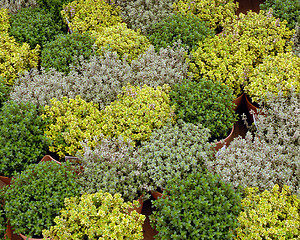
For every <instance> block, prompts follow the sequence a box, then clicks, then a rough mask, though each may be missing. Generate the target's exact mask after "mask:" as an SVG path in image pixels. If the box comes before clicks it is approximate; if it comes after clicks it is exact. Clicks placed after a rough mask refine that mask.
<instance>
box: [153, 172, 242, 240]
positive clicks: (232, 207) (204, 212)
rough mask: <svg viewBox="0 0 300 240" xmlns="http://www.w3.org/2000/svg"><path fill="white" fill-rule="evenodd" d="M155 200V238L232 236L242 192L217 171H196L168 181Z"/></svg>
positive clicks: (220, 237) (215, 237)
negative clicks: (161, 195) (216, 172)
mask: <svg viewBox="0 0 300 240" xmlns="http://www.w3.org/2000/svg"><path fill="white" fill-rule="evenodd" d="M163 196H165V197H161V198H158V199H157V200H155V201H153V202H152V204H153V206H154V207H155V209H156V211H154V212H153V213H152V214H151V215H150V221H151V225H152V226H153V227H154V228H156V230H157V231H158V234H157V235H155V239H195V240H196V239H197V240H198V239H232V238H233V237H234V230H235V228H236V227H237V226H238V223H237V217H238V215H239V213H240V210H241V194H240V193H239V192H236V191H235V190H233V188H232V187H231V185H230V184H226V183H224V182H223V181H222V180H221V178H220V177H219V176H217V175H213V174H211V173H208V172H207V171H203V172H193V173H190V174H188V175H187V176H185V177H184V178H180V177H176V178H174V179H171V180H169V181H168V182H167V184H166V186H165V189H164V192H163Z"/></svg>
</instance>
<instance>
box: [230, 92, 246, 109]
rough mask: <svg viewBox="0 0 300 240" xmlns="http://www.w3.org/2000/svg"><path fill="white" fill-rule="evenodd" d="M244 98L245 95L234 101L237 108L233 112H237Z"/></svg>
mask: <svg viewBox="0 0 300 240" xmlns="http://www.w3.org/2000/svg"><path fill="white" fill-rule="evenodd" d="M244 98H245V94H244V93H243V94H242V95H241V96H239V97H238V98H236V99H234V100H233V101H232V102H233V103H234V104H235V106H234V107H233V110H234V111H235V112H236V111H237V109H238V107H239V106H240V105H241V103H242V101H243V99H244Z"/></svg>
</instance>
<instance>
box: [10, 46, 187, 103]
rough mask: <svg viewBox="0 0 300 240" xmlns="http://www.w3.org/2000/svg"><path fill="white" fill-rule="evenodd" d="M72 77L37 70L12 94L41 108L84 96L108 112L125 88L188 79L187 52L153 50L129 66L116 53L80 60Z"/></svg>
mask: <svg viewBox="0 0 300 240" xmlns="http://www.w3.org/2000/svg"><path fill="white" fill-rule="evenodd" d="M70 68H71V70H70V73H69V74H63V73H61V72H58V71H56V70H54V69H51V70H49V71H45V70H42V71H38V70H33V71H31V72H27V73H26V74H24V76H22V77H20V78H19V79H18V80H17V81H16V83H15V85H14V87H13V89H12V91H11V94H10V97H11V98H12V99H13V100H14V101H16V102H26V101H30V102H32V103H34V104H36V105H38V106H44V105H49V104H50V99H52V98H54V97H55V98H56V99H58V100H61V98H62V97H64V96H66V97H68V98H75V97H76V96H77V95H80V96H81V98H82V99H84V100H85V101H87V102H90V101H93V102H94V103H97V104H99V107H100V109H104V108H105V107H106V106H108V105H109V104H110V103H111V102H113V101H115V100H116V99H117V95H118V94H120V93H121V92H122V87H123V86H126V84H127V83H128V82H130V83H131V84H132V85H134V86H140V87H142V86H143V85H144V84H146V85H147V86H150V87H158V86H163V85H164V84H168V85H170V86H171V87H172V86H173V85H174V84H175V83H180V82H181V81H183V79H184V78H186V77H187V72H188V64H187V63H186V60H185V53H184V49H183V48H169V47H168V48H166V49H161V50H160V52H159V53H157V52H155V50H154V48H153V46H152V47H150V48H149V49H148V50H147V51H146V52H145V53H144V54H142V55H140V56H139V57H138V58H137V59H136V60H134V61H132V62H131V64H130V65H129V63H128V62H126V61H125V60H124V61H122V60H120V59H119V56H118V55H117V53H116V52H105V53H104V55H103V56H92V57H91V58H90V59H89V60H82V59H81V58H80V59H79V64H78V65H77V66H71V67H70Z"/></svg>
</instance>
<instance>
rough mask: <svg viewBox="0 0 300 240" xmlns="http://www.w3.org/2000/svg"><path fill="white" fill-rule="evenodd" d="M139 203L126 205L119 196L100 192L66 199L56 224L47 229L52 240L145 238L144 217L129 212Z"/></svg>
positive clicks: (134, 239)
mask: <svg viewBox="0 0 300 240" xmlns="http://www.w3.org/2000/svg"><path fill="white" fill-rule="evenodd" d="M136 204H137V201H134V202H124V200H123V199H122V197H121V195H120V194H115V195H113V196H112V195H111V194H110V193H107V192H103V191H101V190H100V191H99V192H97V193H95V194H83V195H82V196H81V197H80V198H79V197H72V198H66V199H65V206H64V208H63V209H62V210H61V212H60V214H59V216H57V217H56V218H55V219H54V222H55V225H54V226H51V228H50V230H44V231H43V236H44V238H51V239H72V240H75V239H90V240H96V239H129V240H142V239H143V223H144V221H145V218H146V217H145V216H144V215H142V214H139V213H137V212H136V211H132V212H130V213H129V212H128V209H129V208H132V207H133V206H134V205H136Z"/></svg>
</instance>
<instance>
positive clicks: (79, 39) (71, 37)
mask: <svg viewBox="0 0 300 240" xmlns="http://www.w3.org/2000/svg"><path fill="white" fill-rule="evenodd" d="M94 43H95V39H94V38H92V37H91V36H90V35H89V34H88V33H84V34H79V33H73V34H59V35H57V36H56V37H55V40H54V41H52V42H49V43H47V44H46V45H45V47H44V49H43V50H42V57H41V61H42V63H41V66H42V67H44V68H45V69H46V70H49V69H50V68H55V69H56V70H57V71H60V72H64V73H69V72H70V64H73V65H75V66H76V65H78V63H79V59H78V57H79V56H81V55H82V56H83V58H84V59H88V58H90V56H92V55H95V51H94V50H96V49H93V45H94Z"/></svg>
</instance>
